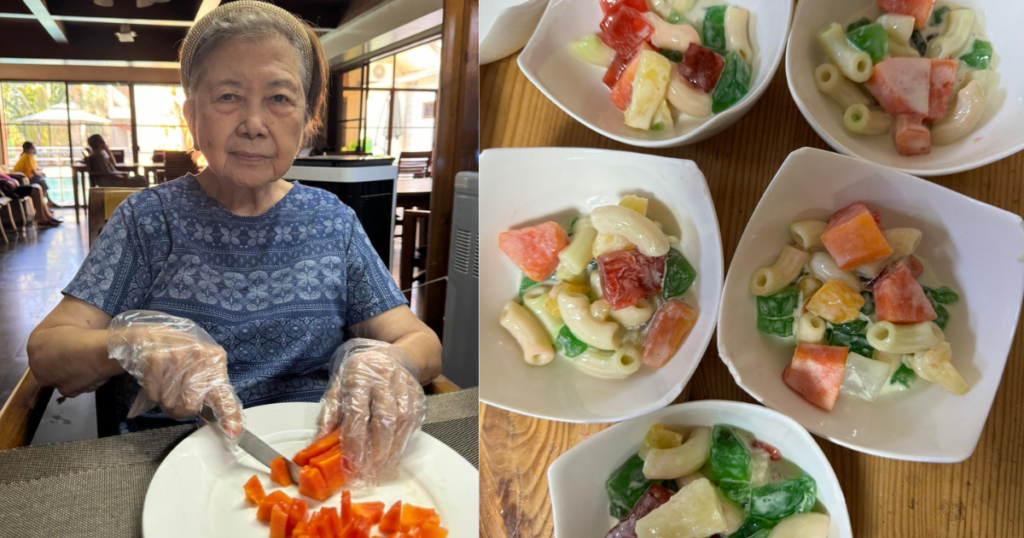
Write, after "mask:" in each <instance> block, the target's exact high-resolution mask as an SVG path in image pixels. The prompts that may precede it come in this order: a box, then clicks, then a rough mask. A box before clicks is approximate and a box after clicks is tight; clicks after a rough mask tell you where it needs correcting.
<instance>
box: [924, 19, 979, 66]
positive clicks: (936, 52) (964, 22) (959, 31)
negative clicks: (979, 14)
mask: <svg viewBox="0 0 1024 538" xmlns="http://www.w3.org/2000/svg"><path fill="white" fill-rule="evenodd" d="M973 28H974V11H973V10H970V9H954V10H953V11H950V12H949V15H947V16H946V31H945V33H943V34H942V35H940V36H939V37H936V38H935V39H933V40H932V41H931V42H930V43H928V57H929V58H955V57H956V55H957V54H960V51H961V50H963V48H964V45H966V44H967V40H969V39H970V38H971V30H972V29H973Z"/></svg>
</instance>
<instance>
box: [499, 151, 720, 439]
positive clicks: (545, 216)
mask: <svg viewBox="0 0 1024 538" xmlns="http://www.w3.org/2000/svg"><path fill="white" fill-rule="evenodd" d="M480 177H481V178H483V180H484V182H485V183H486V188H484V189H481V194H480V290H481V292H482V293H481V294H480V399H481V400H483V401H484V402H486V403H488V404H491V405H495V406H497V407H501V408H503V409H508V410H510V411H515V412H517V413H522V414H525V415H531V416H535V417H540V418H546V419H551V420H563V421H566V422H616V421H619V420H623V419H626V418H630V417H635V416H638V415H642V414H644V413H648V412H650V411H653V410H655V409H658V408H660V407H664V406H665V405H667V404H668V403H670V402H671V401H672V400H674V399H675V398H676V397H677V396H679V393H680V392H681V391H682V390H683V385H685V384H686V382H687V381H689V379H690V376H691V375H693V371H694V370H695V369H696V368H697V364H698V363H699V362H700V359H701V357H702V356H703V355H704V350H705V349H707V346H708V343H709V342H710V341H711V334H712V333H713V332H714V329H715V320H716V319H717V312H718V300H719V297H720V294H721V289H722V274H723V269H722V267H723V263H722V239H721V236H720V235H719V231H718V218H717V217H716V216H715V206H714V203H713V202H712V200H711V193H710V192H709V191H708V186H707V183H706V182H705V181H704V175H703V174H702V173H701V172H700V170H699V169H698V168H697V165H696V164H694V163H693V162H692V161H682V160H678V159H667V158H664V157H655V156H650V155H641V154H638V153H627V152H619V151H603V150H595V149H577V148H538V149H489V150H487V151H485V152H484V153H483V155H481V158H480ZM625 194H640V195H642V196H647V197H649V198H651V199H652V200H651V207H650V209H649V212H650V214H651V216H652V217H653V218H655V219H656V220H659V221H661V222H662V223H664V225H665V230H666V231H667V232H668V233H670V234H673V235H676V236H678V237H681V238H682V249H683V254H685V255H686V258H687V260H689V261H690V263H691V264H693V266H694V268H696V269H697V280H696V281H695V282H694V284H693V286H692V287H691V288H690V289H689V290H687V292H686V294H685V295H684V296H683V299H684V300H685V301H686V302H687V304H689V305H690V306H691V307H693V308H694V309H695V310H697V312H698V313H699V318H698V319H697V324H696V325H695V326H694V328H693V330H692V331H691V332H690V335H689V336H688V337H687V338H686V342H684V344H683V346H682V348H680V350H679V352H678V353H676V355H675V357H673V358H672V359H671V360H670V361H669V362H668V363H667V364H666V365H665V366H663V367H662V368H661V369H659V370H653V369H651V368H648V367H646V366H645V367H642V368H641V369H640V371H639V372H637V373H636V374H633V375H632V376H630V377H628V378H626V379H617V380H613V379H599V378H596V377H593V376H590V375H588V374H586V373H583V372H581V371H580V370H578V369H576V367H574V366H573V365H572V364H571V363H569V361H567V360H565V359H564V358H556V360H555V361H553V362H551V363H550V364H548V365H546V366H530V365H528V364H526V363H525V362H523V358H522V351H521V350H520V348H519V345H518V344H517V343H516V341H515V339H514V338H513V337H512V335H511V334H509V333H508V331H506V330H505V329H503V328H502V327H501V325H499V324H498V316H499V314H500V313H501V309H502V307H503V306H504V305H505V303H506V302H508V301H509V300H511V299H514V298H516V295H517V293H518V288H519V280H520V277H521V273H520V271H519V269H518V268H517V267H516V266H515V264H514V263H512V261H511V260H509V259H508V257H507V256H505V254H504V253H503V252H501V250H500V249H499V248H498V235H499V234H500V233H501V232H504V231H506V230H509V229H511V228H519V227H523V226H528V225H533V224H538V223H541V222H545V221H548V220H555V221H562V220H567V219H568V218H569V217H570V216H572V215H578V214H581V213H589V212H590V211H591V210H593V209H594V208H595V207H598V206H602V205H609V204H616V203H618V202H619V199H620V198H621V197H622V196H623V195H625ZM680 230H682V234H681V235H680V233H679V232H680Z"/></svg>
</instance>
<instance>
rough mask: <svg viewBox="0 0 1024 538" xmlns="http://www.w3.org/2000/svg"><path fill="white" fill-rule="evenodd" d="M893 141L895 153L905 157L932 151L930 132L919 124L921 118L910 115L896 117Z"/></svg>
mask: <svg viewBox="0 0 1024 538" xmlns="http://www.w3.org/2000/svg"><path fill="white" fill-rule="evenodd" d="M893 142H895V143H896V153H899V154H900V155H903V156H905V157H912V156H914V155H927V154H929V153H931V152H932V132H931V131H929V130H928V128H927V127H925V126H924V125H922V124H921V120H919V119H917V118H912V117H910V116H898V117H897V118H896V130H895V131H894V132H893Z"/></svg>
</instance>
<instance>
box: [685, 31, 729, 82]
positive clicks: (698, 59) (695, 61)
mask: <svg viewBox="0 0 1024 538" xmlns="http://www.w3.org/2000/svg"><path fill="white" fill-rule="evenodd" d="M723 67H725V59H724V58H722V57H721V56H719V55H717V54H715V52H714V51H712V50H711V49H709V48H706V47H702V46H700V45H698V44H696V43H690V46H689V47H687V49H686V53H685V54H683V61H681V62H679V76H681V77H683V80H685V81H686V82H687V83H689V84H690V86H692V87H693V88H696V89H698V90H700V91H702V92H704V93H711V91H712V90H714V89H715V84H718V77H719V76H720V75H721V74H722V68H723Z"/></svg>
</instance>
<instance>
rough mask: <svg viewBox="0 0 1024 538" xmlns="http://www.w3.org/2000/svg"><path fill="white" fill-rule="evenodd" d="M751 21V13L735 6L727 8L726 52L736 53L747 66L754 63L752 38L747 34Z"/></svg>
mask: <svg viewBox="0 0 1024 538" xmlns="http://www.w3.org/2000/svg"><path fill="white" fill-rule="evenodd" d="M749 21H750V12H749V11H747V10H745V9H743V8H741V7H735V6H729V7H727V8H725V50H734V51H736V53H737V54H739V55H740V58H743V61H744V62H746V63H747V65H750V64H751V63H753V61H754V49H753V48H751V47H750V37H749V36H748V34H747V25H748V23H749ZM694 33H696V30H694ZM697 43H700V41H699V40H698V41H697Z"/></svg>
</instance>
